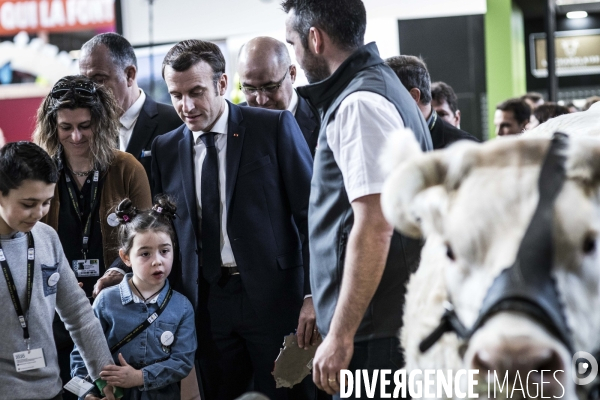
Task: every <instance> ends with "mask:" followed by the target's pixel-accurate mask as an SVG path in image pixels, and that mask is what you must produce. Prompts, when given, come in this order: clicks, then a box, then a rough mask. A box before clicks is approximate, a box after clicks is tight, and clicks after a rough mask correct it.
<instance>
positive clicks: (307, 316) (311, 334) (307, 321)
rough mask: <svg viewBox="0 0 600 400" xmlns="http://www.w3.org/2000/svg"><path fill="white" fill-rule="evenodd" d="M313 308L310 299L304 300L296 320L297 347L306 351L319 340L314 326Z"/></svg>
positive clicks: (314, 315)
mask: <svg viewBox="0 0 600 400" xmlns="http://www.w3.org/2000/svg"><path fill="white" fill-rule="evenodd" d="M316 319H317V317H316V314H315V306H314V305H313V299H312V297H307V298H306V299H304V303H303V304H302V308H301V309H300V317H299V318H298V328H297V329H296V336H297V337H298V347H300V348H304V349H305V350H306V349H308V347H309V346H313V345H314V344H315V343H316V342H317V339H318V338H319V331H318V330H317V324H316Z"/></svg>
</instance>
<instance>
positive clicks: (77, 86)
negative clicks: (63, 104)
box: [50, 78, 96, 99]
mask: <svg viewBox="0 0 600 400" xmlns="http://www.w3.org/2000/svg"><path fill="white" fill-rule="evenodd" d="M70 91H73V92H74V93H75V94H78V95H80V96H88V97H90V96H93V95H94V94H95V93H96V85H94V83H93V82H73V81H70V80H67V79H65V78H63V79H61V80H59V81H58V82H56V84H55V85H54V87H53V88H52V91H51V92H50V95H51V96H52V98H53V99H60V98H61V97H63V96H64V95H65V94H67V93H69V92H70Z"/></svg>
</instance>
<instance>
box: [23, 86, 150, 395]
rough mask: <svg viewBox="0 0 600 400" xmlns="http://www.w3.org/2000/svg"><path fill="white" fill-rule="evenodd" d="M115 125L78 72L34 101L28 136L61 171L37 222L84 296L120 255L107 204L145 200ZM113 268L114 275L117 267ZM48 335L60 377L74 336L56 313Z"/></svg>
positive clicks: (144, 203) (110, 107)
mask: <svg viewBox="0 0 600 400" xmlns="http://www.w3.org/2000/svg"><path fill="white" fill-rule="evenodd" d="M118 132H119V130H118V117H117V105H116V103H115V100H114V98H113V96H112V94H111V93H110V91H109V90H108V89H107V88H106V87H104V86H98V85H96V84H95V83H94V82H93V81H91V80H90V79H88V78H86V77H85V76H66V77H64V78H62V79H60V80H59V81H58V82H57V83H56V84H55V85H54V87H53V88H52V90H51V92H50V93H49V94H48V95H47V96H46V98H45V100H44V102H43V103H42V105H41V106H40V108H39V109H38V114H37V123H36V128H35V132H34V140H35V142H36V143H37V144H39V145H40V146H41V147H42V148H44V149H45V150H46V151H47V152H48V154H50V156H51V157H52V158H53V160H54V161H55V163H56V164H57V167H58V170H59V174H60V177H59V180H58V183H57V185H56V188H55V192H54V198H53V199H52V202H51V204H50V211H49V212H48V214H47V215H46V216H45V217H44V218H43V222H45V223H47V224H48V225H50V226H51V227H53V228H54V229H55V230H56V231H57V232H58V236H59V238H60V241H61V243H62V246H63V249H64V252H65V255H66V257H67V260H68V261H69V265H71V267H72V268H73V271H74V272H75V275H76V277H77V280H78V281H79V282H80V283H81V284H82V285H83V289H84V290H85V292H86V295H87V296H88V297H89V298H90V299H91V297H92V295H96V294H97V292H98V291H99V290H100V289H101V288H102V287H104V286H110V285H112V284H116V282H108V281H109V280H110V279H109V278H108V277H105V278H104V281H103V282H101V283H100V284H98V281H99V278H100V277H101V276H102V275H103V274H104V272H105V271H106V270H107V269H108V268H109V266H110V265H111V263H112V262H113V261H114V260H115V259H117V258H118V255H119V254H118V243H117V235H116V233H117V228H116V226H117V225H118V223H114V222H111V219H110V218H108V217H109V213H110V212H111V209H112V207H114V206H116V205H117V204H118V202H119V201H120V200H121V199H123V198H125V197H129V198H130V199H132V201H134V202H135V204H139V207H141V208H150V207H151V206H152V202H151V196H150V186H149V184H148V178H147V177H146V172H145V171H144V168H143V167H142V165H141V164H140V163H139V162H138V161H137V160H136V159H135V158H134V157H133V156H132V155H130V154H128V153H124V152H121V151H119V150H117V149H116V147H117V138H118V135H119V133H118ZM120 272H121V273H117V274H116V275H117V280H118V281H120V280H122V277H123V274H124V271H120ZM119 277H120V279H118V278H119ZM112 279H115V278H112ZM95 285H96V289H94V286H95ZM94 290H96V293H94ZM54 336H55V340H56V345H57V350H58V356H59V364H60V367H61V378H62V379H63V384H66V383H67V382H68V381H69V379H70V365H69V364H70V362H69V355H70V353H71V350H73V343H72V341H71V338H70V337H69V335H68V333H67V331H66V330H65V328H64V325H63V323H62V322H61V321H60V319H59V318H58V316H57V317H56V318H55V324H54ZM65 398H68V395H67V397H65Z"/></svg>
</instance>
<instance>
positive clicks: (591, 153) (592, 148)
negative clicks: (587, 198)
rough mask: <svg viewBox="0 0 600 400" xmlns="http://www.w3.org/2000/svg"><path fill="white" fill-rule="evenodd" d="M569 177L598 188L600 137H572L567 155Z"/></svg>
mask: <svg viewBox="0 0 600 400" xmlns="http://www.w3.org/2000/svg"><path fill="white" fill-rule="evenodd" d="M566 169H567V177H568V178H569V179H573V180H578V181H580V182H581V183H582V184H583V185H585V186H586V187H588V188H590V189H592V190H596V189H597V188H598V187H599V186H600V139H598V138H594V137H579V138H573V137H572V138H571V140H570V145H569V150H568V156H567V166H566Z"/></svg>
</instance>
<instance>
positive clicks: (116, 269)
mask: <svg viewBox="0 0 600 400" xmlns="http://www.w3.org/2000/svg"><path fill="white" fill-rule="evenodd" d="M110 271H117V272H118V273H120V274H122V275H125V271H123V270H122V269H121V268H117V267H112V268H109V269H107V270H106V271H105V272H104V275H106V273H107V272H110Z"/></svg>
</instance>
